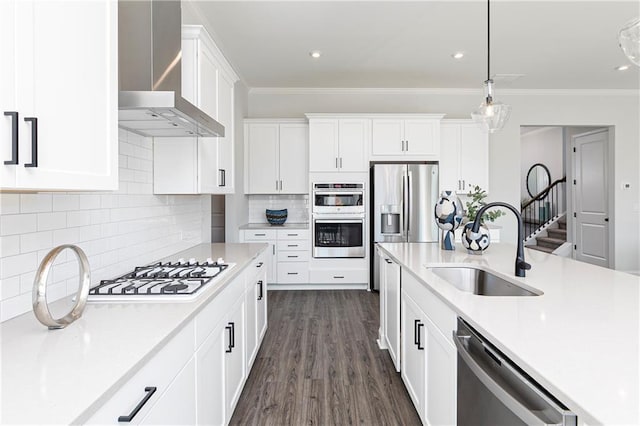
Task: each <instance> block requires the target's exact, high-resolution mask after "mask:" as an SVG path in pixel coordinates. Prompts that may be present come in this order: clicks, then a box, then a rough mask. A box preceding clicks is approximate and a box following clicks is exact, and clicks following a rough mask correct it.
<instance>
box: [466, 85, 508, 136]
mask: <svg viewBox="0 0 640 426" xmlns="http://www.w3.org/2000/svg"><path fill="white" fill-rule="evenodd" d="M492 85H493V81H491V80H487V81H485V99H484V102H483V103H481V104H480V106H479V107H478V109H476V110H475V111H473V112H472V113H471V118H472V119H473V121H474V122H475V123H476V124H477V125H478V126H479V127H480V128H481V129H482V130H483V131H485V132H488V133H495V132H497V131H500V130H502V128H503V127H504V125H505V124H506V123H507V120H509V116H510V115H511V105H507V104H503V103H502V102H496V101H494V100H493V93H492V92H493V90H492Z"/></svg>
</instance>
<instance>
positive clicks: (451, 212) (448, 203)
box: [434, 191, 465, 250]
mask: <svg viewBox="0 0 640 426" xmlns="http://www.w3.org/2000/svg"><path fill="white" fill-rule="evenodd" d="M464 213H465V212H464V207H462V201H460V198H458V197H457V196H456V194H455V193H454V192H453V191H442V193H441V194H440V199H439V200H438V202H437V203H436V206H435V208H434V216H435V218H436V225H438V228H440V229H442V239H441V241H440V247H441V248H442V250H455V249H456V248H455V244H454V242H455V237H454V234H453V231H455V230H456V229H458V227H459V226H460V224H461V223H462V219H463V218H464Z"/></svg>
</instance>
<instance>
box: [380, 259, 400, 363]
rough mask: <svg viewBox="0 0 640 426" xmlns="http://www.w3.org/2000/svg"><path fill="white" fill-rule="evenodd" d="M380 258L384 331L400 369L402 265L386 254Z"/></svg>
mask: <svg viewBox="0 0 640 426" xmlns="http://www.w3.org/2000/svg"><path fill="white" fill-rule="evenodd" d="M380 260H381V262H380V269H381V270H380V282H381V290H380V291H381V292H384V298H383V299H382V303H384V319H383V321H382V327H383V330H382V331H383V335H384V338H385V342H386V346H387V349H388V350H389V355H391V359H392V360H393V365H395V367H396V371H400V368H401V367H400V265H398V264H397V263H396V262H394V261H393V260H391V259H390V258H389V257H388V256H384V254H383V255H382V257H381V259H380Z"/></svg>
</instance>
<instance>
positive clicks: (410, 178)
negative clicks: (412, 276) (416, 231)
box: [406, 143, 413, 239]
mask: <svg viewBox="0 0 640 426" xmlns="http://www.w3.org/2000/svg"><path fill="white" fill-rule="evenodd" d="M407 145H408V143H407ZM412 186H413V176H412V173H411V170H408V171H407V215H406V218H407V239H408V238H409V232H411V197H412V196H413V193H412V192H411V187H412Z"/></svg>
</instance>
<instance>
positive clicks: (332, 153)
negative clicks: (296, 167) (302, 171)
mask: <svg viewBox="0 0 640 426" xmlns="http://www.w3.org/2000/svg"><path fill="white" fill-rule="evenodd" d="M309 171H310V172H337V171H338V120H329V119H327V120H325V119H314V120H309Z"/></svg>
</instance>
